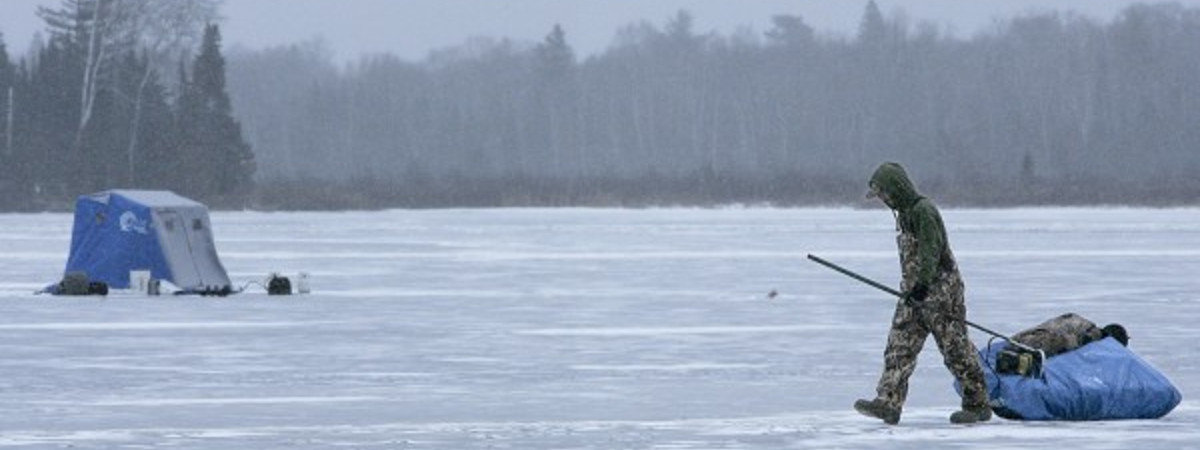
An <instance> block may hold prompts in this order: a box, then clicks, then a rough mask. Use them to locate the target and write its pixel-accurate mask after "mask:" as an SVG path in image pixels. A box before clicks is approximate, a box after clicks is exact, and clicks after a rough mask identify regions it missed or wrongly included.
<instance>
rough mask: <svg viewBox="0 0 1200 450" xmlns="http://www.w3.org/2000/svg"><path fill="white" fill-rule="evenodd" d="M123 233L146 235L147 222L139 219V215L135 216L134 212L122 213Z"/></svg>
mask: <svg viewBox="0 0 1200 450" xmlns="http://www.w3.org/2000/svg"><path fill="white" fill-rule="evenodd" d="M121 231H124V232H126V233H129V232H137V233H138V234H146V221H145V220H141V219H138V218H137V215H134V214H133V211H125V212H124V213H121Z"/></svg>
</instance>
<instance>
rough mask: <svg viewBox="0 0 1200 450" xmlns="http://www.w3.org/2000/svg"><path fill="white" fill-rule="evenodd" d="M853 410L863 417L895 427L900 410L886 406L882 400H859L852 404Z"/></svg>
mask: <svg viewBox="0 0 1200 450" xmlns="http://www.w3.org/2000/svg"><path fill="white" fill-rule="evenodd" d="M854 410H856V411H858V412H859V413H861V414H862V415H864V416H868V417H874V418H876V419H880V420H883V423H886V424H888V425H895V424H897V423H899V422H900V408H895V407H891V406H888V405H887V404H886V403H884V402H883V400H880V399H875V400H859V401H856V402H854Z"/></svg>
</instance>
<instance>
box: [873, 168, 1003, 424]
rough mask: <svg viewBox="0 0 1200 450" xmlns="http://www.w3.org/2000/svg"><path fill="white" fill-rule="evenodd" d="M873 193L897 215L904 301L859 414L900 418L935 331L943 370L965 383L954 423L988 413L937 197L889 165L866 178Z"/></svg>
mask: <svg viewBox="0 0 1200 450" xmlns="http://www.w3.org/2000/svg"><path fill="white" fill-rule="evenodd" d="M869 186H870V189H871V190H870V193H869V194H868V196H869V197H877V198H879V199H880V200H882V201H883V202H884V203H885V204H886V205H887V206H888V207H889V208H891V209H892V211H893V212H894V213H895V215H896V229H897V231H898V236H897V237H896V242H897V245H898V246H899V249H900V265H901V269H902V271H903V276H904V278H903V281H902V282H901V290H902V291H904V293H905V295H904V299H903V300H902V301H900V302H897V304H896V312H895V316H894V317H893V318H892V328H891V332H890V333H889V334H888V342H887V349H886V350H885V352H884V370H883V374H882V375H881V376H880V378H879V385H878V386H877V388H876V393H877V397H876V398H875V399H874V400H870V401H868V400H859V401H858V402H856V403H855V405H854V407H855V409H857V410H858V411H859V412H861V413H863V414H866V415H869V416H872V417H876V418H879V419H882V420H883V421H884V422H887V423H889V424H894V423H897V422H898V421H899V420H900V412H901V411H902V410H903V407H904V400H905V398H906V396H907V395H908V378H909V377H910V376H911V375H912V373H913V370H914V369H915V368H916V365H917V354H918V353H920V352H921V348H922V347H923V346H924V344H925V338H926V337H928V336H929V334H930V333H932V334H933V338H934V340H935V341H936V342H937V345H938V349H940V350H941V352H942V357H943V359H944V363H945V365H946V368H947V369H949V371H950V373H951V374H953V375H954V377H955V378H956V379H957V380H958V382H959V383H961V385H962V386H963V393H962V410H961V411H957V412H955V413H954V414H953V415H951V416H950V421H951V422H954V423H972V422H980V421H985V420H988V419H990V418H991V416H992V412H991V409H990V408H989V407H988V398H987V391H986V389H985V387H984V379H983V370H982V369H981V367H980V363H979V357H978V356H977V354H978V352H977V350H976V348H975V345H974V344H972V343H971V341H970V339H969V337H968V336H967V327H966V306H965V303H964V298H963V282H962V278H961V277H960V276H959V273H958V266H957V264H956V263H955V261H954V255H953V254H952V253H951V251H950V245H949V242H948V241H947V238H946V230H945V225H943V223H942V217H941V214H940V213H939V212H938V210H937V207H936V206H934V204H933V202H931V201H930V200H928V199H926V198H925V197H922V196H921V195H920V194H919V193H917V190H916V188H915V187H914V186H913V183H912V181H910V180H909V178H908V175H907V174H906V173H905V172H904V168H902V167H900V165H899V164H896V163H891V162H889V163H884V164H882V165H880V166H879V168H878V169H876V170H875V174H874V175H873V176H872V177H871V181H870V183H869Z"/></svg>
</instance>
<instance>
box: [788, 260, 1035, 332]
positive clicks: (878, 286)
mask: <svg viewBox="0 0 1200 450" xmlns="http://www.w3.org/2000/svg"><path fill="white" fill-rule="evenodd" d="M808 259H811V260H813V261H814V262H816V263H817V264H820V265H822V266H825V267H828V268H830V269H833V270H836V271H838V272H840V273H841V274H842V275H846V276H848V277H850V278H853V279H855V280H858V281H861V282H863V283H866V284H867V285H870V286H872V287H874V288H876V289H879V290H881V291H884V292H887V293H889V294H892V295H894V296H896V297H901V298H903V297H904V294H903V293H901V292H900V291H897V290H895V289H892V288H890V287H887V286H884V285H883V284H881V283H879V282H877V281H875V280H872V279H870V278H867V277H864V276H862V275H859V274H857V273H854V272H851V271H850V270H849V269H846V268H844V267H842V266H839V265H837V264H834V263H831V262H829V261H826V260H824V259H821V258H820V257H817V256H815V255H812V254H809V255H808ZM963 322H966V323H967V325H969V326H971V327H973V328H975V329H976V330H979V331H982V332H984V333H987V334H990V335H992V336H995V337H998V338H1000V339H1003V340H1005V341H1008V343H1010V344H1012V345H1015V346H1017V347H1020V348H1023V349H1025V350H1029V351H1031V352H1035V353H1037V352H1038V350H1037V349H1035V348H1033V347H1030V346H1028V345H1025V344H1022V343H1020V342H1017V341H1014V340H1012V339H1009V338H1008V336H1005V335H1003V334H1000V333H997V332H995V331H992V330H990V329H988V328H985V327H983V326H980V325H978V324H976V323H974V322H971V321H970V320H966V319H963Z"/></svg>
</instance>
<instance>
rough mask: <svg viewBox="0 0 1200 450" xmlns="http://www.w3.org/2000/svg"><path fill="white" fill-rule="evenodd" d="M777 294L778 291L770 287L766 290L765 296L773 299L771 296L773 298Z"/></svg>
mask: <svg viewBox="0 0 1200 450" xmlns="http://www.w3.org/2000/svg"><path fill="white" fill-rule="evenodd" d="M778 295H779V292H776V291H775V290H774V289H771V292H768V293H767V298H768V299H773V298H775V297H776V296H778Z"/></svg>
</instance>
